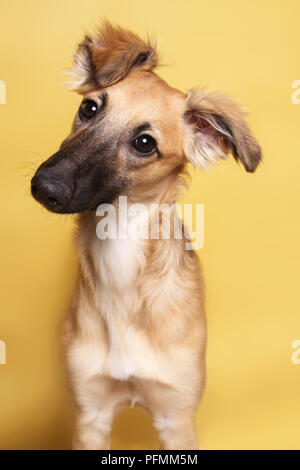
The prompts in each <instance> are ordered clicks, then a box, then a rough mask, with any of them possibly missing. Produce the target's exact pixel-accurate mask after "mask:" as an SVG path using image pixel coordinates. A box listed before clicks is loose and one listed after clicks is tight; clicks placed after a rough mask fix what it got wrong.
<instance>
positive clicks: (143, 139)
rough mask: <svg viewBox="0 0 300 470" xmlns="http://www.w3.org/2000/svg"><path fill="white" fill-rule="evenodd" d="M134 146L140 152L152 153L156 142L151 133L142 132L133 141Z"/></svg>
mask: <svg viewBox="0 0 300 470" xmlns="http://www.w3.org/2000/svg"><path fill="white" fill-rule="evenodd" d="M133 146H134V148H135V149H136V150H137V151H138V152H140V153H144V154H147V153H152V152H153V150H154V149H155V148H156V142H155V140H154V139H153V137H152V136H151V135H148V134H142V135H140V136H139V137H137V138H136V139H135V140H134V141H133Z"/></svg>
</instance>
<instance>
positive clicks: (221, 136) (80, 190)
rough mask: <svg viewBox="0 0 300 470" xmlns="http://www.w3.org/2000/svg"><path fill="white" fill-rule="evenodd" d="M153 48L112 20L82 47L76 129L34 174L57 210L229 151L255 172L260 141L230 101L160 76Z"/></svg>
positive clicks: (152, 183) (143, 185) (89, 205)
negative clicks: (184, 87) (187, 89)
mask: <svg viewBox="0 0 300 470" xmlns="http://www.w3.org/2000/svg"><path fill="white" fill-rule="evenodd" d="M156 65H157V53H156V50H155V48H154V47H153V45H151V43H150V42H149V41H148V42H144V41H142V40H141V39H139V38H138V37H137V36H135V35H134V34H132V33H130V32H128V31H126V30H123V29H120V28H115V27H112V26H111V25H110V24H105V25H104V27H103V28H102V30H101V31H100V32H99V34H98V35H97V36H96V37H94V38H90V37H85V39H84V41H83V42H82V43H81V44H80V45H79V47H78V50H77V52H76V54H75V64H74V69H73V74H74V76H75V79H76V82H75V88H76V89H77V91H78V92H79V93H80V94H82V95H83V101H82V103H81V105H80V108H79V110H78V112H77V114H76V116H75V119H74V123H73V128H72V131H71V134H70V135H69V136H68V137H67V139H66V140H64V142H63V143H62V145H61V147H60V149H59V151H58V152H57V153H56V154H54V155H53V156H52V157H50V158H49V159H48V160H47V161H46V162H44V163H43V164H42V165H41V166H40V167H39V168H38V170H37V172H36V173H35V175H34V177H33V179H32V183H31V184H32V186H31V188H32V194H33V196H34V197H35V198H36V199H37V200H38V201H39V202H41V203H42V204H43V205H44V206H45V207H47V208H48V209H49V210H51V211H53V212H59V213H75V212H81V211H85V210H94V209H96V208H97V206H98V205H99V204H102V203H110V202H113V201H114V200H115V199H116V198H117V197H118V196H119V195H120V194H125V195H126V194H131V195H134V194H135V195H142V194H143V193H146V192H147V191H148V190H150V189H151V188H155V187H156V186H158V185H160V184H161V183H162V182H163V181H164V180H167V179H168V178H170V177H176V176H177V175H178V174H179V173H180V172H181V171H182V170H183V168H184V166H185V164H186V163H187V162H188V161H190V162H192V163H193V164H194V165H196V166H198V167H200V168H201V167H206V166H207V165H208V164H209V163H210V162H212V161H214V160H216V159H218V158H224V157H225V156H226V155H227V154H228V153H231V154H232V155H233V156H234V158H236V159H237V160H240V161H241V162H242V164H243V165H244V167H245V169H246V170H247V171H250V172H253V171H254V170H255V169H256V167H257V165H258V163H259V161H260V159H261V152H260V147H259V145H258V144H257V142H256V140H255V139H254V137H253V136H252V134H251V132H250V131H249V129H248V127H247V125H246V123H245V121H244V118H243V113H242V112H241V111H240V109H239V107H238V106H237V105H236V103H234V102H233V101H232V100H231V99H230V98H227V97H225V96H223V95H220V94H217V93H205V92H204V91H203V90H200V91H198V90H192V91H191V92H189V93H188V94H187V95H186V94H184V93H182V92H180V91H178V90H175V89H174V88H171V87H170V86H169V85H168V84H167V83H166V82H164V81H163V80H162V79H161V78H159V77H158V75H156V74H155V73H154V72H153V70H154V68H155V67H156Z"/></svg>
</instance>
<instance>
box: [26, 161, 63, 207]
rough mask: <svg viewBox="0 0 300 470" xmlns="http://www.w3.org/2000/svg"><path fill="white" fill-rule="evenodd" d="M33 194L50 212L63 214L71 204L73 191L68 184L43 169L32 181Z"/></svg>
mask: <svg viewBox="0 0 300 470" xmlns="http://www.w3.org/2000/svg"><path fill="white" fill-rule="evenodd" d="M31 194H32V196H33V197H34V198H35V199H36V200H37V201H38V202H40V203H41V204H43V206H45V207H46V208H47V209H49V210H50V211H53V212H63V211H64V208H65V207H67V206H68V204H69V203H70V200H71V196H72V190H71V188H70V187H69V186H68V184H67V183H65V182H64V181H58V180H56V179H55V178H54V177H53V175H51V174H49V173H48V171H47V169H45V170H43V169H42V168H41V169H40V170H38V171H37V173H36V174H35V175H34V177H33V178H32V180H31Z"/></svg>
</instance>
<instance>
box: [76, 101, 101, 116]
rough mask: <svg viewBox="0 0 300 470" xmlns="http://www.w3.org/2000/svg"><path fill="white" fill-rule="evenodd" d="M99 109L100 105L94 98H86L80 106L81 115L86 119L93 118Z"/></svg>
mask: <svg viewBox="0 0 300 470" xmlns="http://www.w3.org/2000/svg"><path fill="white" fill-rule="evenodd" d="M97 111H98V105H97V103H96V101H94V100H84V101H83V102H82V104H81V106H80V108H79V116H80V117H81V118H85V119H93V117H94V116H96V114H97Z"/></svg>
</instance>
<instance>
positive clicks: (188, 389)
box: [64, 27, 259, 449]
mask: <svg viewBox="0 0 300 470" xmlns="http://www.w3.org/2000/svg"><path fill="white" fill-rule="evenodd" d="M99 38H100V39H99ZM99 38H96V39H93V40H91V39H86V40H85V43H84V44H85V46H84V47H87V48H91V51H92V59H91V56H89V57H88V60H92V61H94V65H93V67H92V68H93V70H94V67H96V70H97V77H98V78H97V80H98V89H97V90H96V89H95V83H93V84H92V83H91V81H90V79H88V80H87V81H83V82H82V83H81V85H80V86H81V91H82V89H85V90H86V89H87V88H88V91H87V92H86V94H85V96H86V97H90V98H93V96H96V95H97V94H99V90H100V88H102V90H101V92H102V91H107V93H108V94H109V105H108V109H107V111H106V113H107V117H106V118H105V119H107V120H108V122H110V123H111V124H110V125H111V126H113V127H114V128H115V129H116V128H118V127H119V128H120V129H123V128H126V126H128V125H129V124H130V125H133V124H139V123H142V122H144V121H146V122H151V126H152V131H151V132H152V134H153V135H154V137H155V138H156V139H157V141H158V143H159V148H160V150H161V153H162V155H163V156H162V158H160V159H157V158H156V159H152V160H151V159H150V160H149V163H148V164H147V165H145V166H141V167H140V168H134V169H126V168H125V163H124V162H125V161H126V155H127V154H126V150H124V149H123V150H120V153H119V157H118V164H119V165H121V167H122V168H123V167H124V172H127V173H128V177H130V178H131V181H132V185H131V186H130V188H129V189H128V190H127V192H126V195H127V196H128V201H129V202H128V203H129V204H132V203H135V202H142V203H143V204H145V205H147V207H150V206H151V203H157V202H163V203H166V204H171V203H173V202H174V200H175V198H176V193H177V189H178V187H179V185H180V184H181V175H182V172H183V170H184V167H185V164H186V162H187V160H188V159H189V160H190V161H192V162H194V163H195V164H197V165H199V166H204V165H205V163H206V157H205V156H204V155H203V149H202V147H201V143H199V142H198V143H195V142H194V144H193V143H192V144H191V141H193V140H194V139H195V138H199V134H201V129H199V128H196V129H195V128H194V122H197V117H196V118H195V119H196V121H195V119H194V118H193V120H192V123H189V120H187V118H186V116H187V113H188V112H196V113H198V114H200V115H201V116H202V117H203V114H205V117H206V118H207V119H208V121H209V120H211V122H213V123H214V124H215V125H212V127H214V129H215V130H216V128H218V125H219V124H218V123H216V122H215V119H216V118H215V115H222V117H223V119H224V121H226V122H227V125H228V128H230V129H231V132H232V134H230V136H228V135H227V138H230V139H235V148H236V149H237V151H238V152H239V157H240V158H241V160H242V162H243V163H244V165H245V166H246V167H248V168H250V169H254V167H255V166H256V164H257V162H258V160H259V157H258V156H257V152H258V150H257V149H258V147H256V145H257V144H254V143H253V142H255V141H254V139H253V137H252V136H250V134H249V131H248V129H247V128H246V125H245V124H244V122H243V121H242V118H241V114H240V113H239V112H238V110H237V107H236V105H233V104H232V103H231V102H230V101H228V100H227V99H225V98H224V97H220V96H218V95H215V96H211V95H208V96H206V97H204V95H203V93H202V94H201V95H200V94H199V95H198V94H197V93H195V92H194V93H193V94H192V95H189V96H188V97H187V96H186V95H184V94H183V93H181V92H179V91H177V90H174V89H173V88H171V87H169V85H167V84H166V83H165V82H164V81H163V80H161V79H160V78H159V77H158V76H157V75H155V74H154V73H153V72H151V71H145V70H142V69H139V68H134V67H133V68H131V70H128V69H129V68H130V64H131V65H132V63H133V62H132V60H133V59H132V58H133V57H134V56H136V55H137V54H138V53H139V52H140V51H143V50H144V49H143V44H141V43H140V42H139V41H137V40H136V37H135V36H133V35H130V34H129V33H127V32H121V31H120V30H119V29H117V30H113V29H110V27H108V29H106V30H105V32H104V34H103V36H101V35H100V36H99ZM106 38H109V41H108V39H107V40H106ZM107 42H109V43H110V44H107ZM102 43H103V44H102ZM121 43H122V47H123V45H124V48H125V49H126V50H124V49H122V48H121ZM133 43H135V47H134V48H133V49H134V50H133V51H131V47H132V44H133ZM81 48H82V46H81ZM128 48H129V50H127V49H128ZM81 50H82V49H81ZM102 50H103V52H101V51H102ZM130 51H131V52H132V53H131V52H130ZM79 54H81V52H80V51H79ZM89 54H90V53H89ZM102 54H103V55H102ZM122 54H123V55H124V56H125V59H124V61H125V65H124V67H123V68H122V67H121V72H120V75H118V74H119V71H118V70H115V71H112V70H110V68H111V67H112V64H116V67H118V66H119V62H120V59H121V57H122ZM129 56H130V59H128V57H129ZM90 65H91V64H90ZM90 65H89V64H88V63H85V65H84V66H85V67H87V68H88V67H90ZM103 67H104V69H105V71H106V70H107V68H106V67H108V69H109V70H110V72H109V73H110V74H112V75H110V76H111V77H112V76H113V77H115V78H113V79H111V83H110V86H109V87H107V86H106V87H105V90H103V87H101V86H100V83H104V84H105V81H104V82H102V81H101V80H103V77H102V78H101V80H100V78H99V77H101V74H102V72H103ZM112 68H113V67H112ZM94 71H95V70H94ZM120 77H121V79H120ZM199 93H200V92H199ZM232 128H233V129H232ZM217 130H218V129H217ZM74 132H75V131H74ZM76 132H77V134H78V132H80V131H78V130H76ZM120 132H121V131H120ZM218 132H219V134H218V136H215V135H214V134H210V135H209V145H210V147H211V149H210V151H211V152H213V153H212V154H211V155H212V159H214V158H215V157H216V156H218V154H220V155H223V154H224V152H226V149H227V151H228V146H227V147H226V145H225V144H226V142H224V140H222V139H223V138H224V132H225V131H224V128H222V129H219V130H218ZM77 134H76V135H77ZM196 134H197V135H196ZM71 137H72V136H71ZM202 137H203V139H204V140H205V139H207V136H205V135H204V136H202ZM202 137H201V135H200V140H201V138H202ZM225 137H226V135H225ZM120 139H121V140H122V133H121V137H120ZM220 139H221V142H219V140H220ZM205 142H206V141H205ZM199 148H200V151H199ZM201 149H202V150H201ZM218 149H219V150H218ZM255 149H256V153H255ZM122 165H123V166H122ZM115 205H116V208H117V210H118V203H117V202H116V203H115ZM153 216H154V214H153V213H151V210H149V217H148V219H147V220H146V221H145V224H148V223H149V219H150V218H151V217H153ZM97 222H98V218H97V217H96V216H95V214H94V213H93V212H90V213H83V214H81V215H80V216H79V218H78V230H77V235H76V246H77V250H78V256H79V261H80V277H79V281H78V284H77V288H76V292H75V295H74V300H73V304H72V308H71V310H70V315H69V318H68V320H67V322H66V325H65V330H64V331H65V336H64V340H65V348H66V361H67V366H68V371H69V376H70V382H71V386H72V390H73V394H74V399H75V403H76V406H77V412H76V433H75V438H74V448H76V449H108V448H109V446H110V434H111V426H112V420H113V417H114V414H115V412H116V411H117V410H118V409H119V408H120V407H121V406H124V405H126V404H139V405H141V406H143V407H145V408H147V409H148V410H149V411H150V412H151V413H152V415H153V422H154V426H155V427H156V429H157V431H158V433H159V436H160V440H161V443H162V446H163V448H164V449H196V448H198V443H197V436H196V432H195V427H194V415H195V412H196V408H197V406H198V404H199V401H200V399H201V395H202V393H203V388H204V384H205V344H206V325H205V314H204V287H203V281H202V275H201V271H200V266H199V262H198V258H197V256H196V254H195V252H193V251H187V250H185V240H176V239H175V238H174V237H173V236H171V239H170V240H162V239H158V240H142V239H138V240H136V239H130V238H129V239H127V240H118V239H117V240H99V239H98V238H97V237H96V224H97ZM163 223H164V222H163V219H160V224H163ZM160 228H161V226H160Z"/></svg>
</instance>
